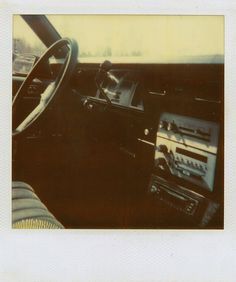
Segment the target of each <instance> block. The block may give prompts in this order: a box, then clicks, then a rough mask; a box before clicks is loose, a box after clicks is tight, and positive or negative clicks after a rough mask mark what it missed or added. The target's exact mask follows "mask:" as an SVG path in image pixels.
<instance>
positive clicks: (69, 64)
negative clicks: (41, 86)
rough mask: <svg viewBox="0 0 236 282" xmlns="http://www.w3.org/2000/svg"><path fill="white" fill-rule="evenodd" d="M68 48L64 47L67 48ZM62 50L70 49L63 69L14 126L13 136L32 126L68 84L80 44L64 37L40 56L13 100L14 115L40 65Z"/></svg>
mask: <svg viewBox="0 0 236 282" xmlns="http://www.w3.org/2000/svg"><path fill="white" fill-rule="evenodd" d="M66 46H67V48H66V49H62V48H65V47H66ZM60 50H68V54H67V56H66V58H65V59H64V63H63V65H62V69H61V70H60V71H59V74H58V75H57V77H56V78H55V79H54V80H53V81H52V82H51V83H49V85H48V86H47V87H46V89H45V90H44V91H43V93H41V98H40V101H39V104H38V105H37V106H36V107H35V108H34V109H33V110H32V111H31V112H30V113H29V114H28V115H27V116H26V117H25V118H24V119H23V121H20V122H19V125H17V126H16V128H12V136H16V135H19V134H21V133H22V132H24V131H25V130H26V129H27V128H29V127H30V126H32V125H33V124H34V123H35V121H36V120H37V119H38V118H39V117H40V116H41V114H42V113H43V112H44V111H45V109H46V108H47V107H48V105H49V103H50V102H51V101H52V100H53V98H54V97H55V96H58V95H59V93H61V92H62V90H63V89H64V87H65V86H66V84H67V83H68V82H69V80H70V78H71V76H72V74H73V71H74V68H75V66H76V64H77V58H78V45H77V42H76V41H75V40H73V39H69V38H62V39H60V40H58V41H56V42H55V43H54V44H52V45H51V46H50V47H49V48H48V49H47V50H46V51H45V52H44V54H43V55H42V56H41V57H40V59H39V60H38V61H37V63H36V64H35V65H34V67H33V68H32V69H31V71H30V72H29V74H28V75H27V77H26V78H25V80H24V82H23V83H22V85H21V86H20V88H19V89H18V91H17V93H16V95H15V97H14V99H13V102H12V113H13V115H14V113H15V111H16V108H17V104H18V102H19V101H20V100H21V99H22V97H23V96H24V93H25V91H27V88H28V86H29V85H30V83H32V81H33V79H34V78H36V76H35V75H36V73H37V71H38V69H39V68H40V67H42V65H43V64H44V63H45V61H47V60H48V59H49V58H50V57H52V56H53V55H54V54H55V53H56V52H58V51H60Z"/></svg>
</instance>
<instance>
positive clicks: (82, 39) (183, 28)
mask: <svg viewBox="0 0 236 282" xmlns="http://www.w3.org/2000/svg"><path fill="white" fill-rule="evenodd" d="M47 17H48V19H49V20H50V21H51V23H52V24H53V25H54V27H55V28H56V29H57V30H58V32H59V33H60V35H61V36H62V37H72V38H74V39H76V40H77V42H78V44H79V61H82V62H83V61H84V62H101V61H103V60H104V59H110V60H112V61H113V62H121V63H123V62H149V63H186V62H191V63H219V62H220V63H222V62H223V54H224V17H223V16H163V15H47Z"/></svg>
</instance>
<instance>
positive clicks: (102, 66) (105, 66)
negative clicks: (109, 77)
mask: <svg viewBox="0 0 236 282" xmlns="http://www.w3.org/2000/svg"><path fill="white" fill-rule="evenodd" d="M99 68H100V70H101V71H104V72H108V71H109V70H110V69H111V68H112V63H111V62H110V61H108V60H105V61H104V62H103V63H101V64H100V66H99Z"/></svg>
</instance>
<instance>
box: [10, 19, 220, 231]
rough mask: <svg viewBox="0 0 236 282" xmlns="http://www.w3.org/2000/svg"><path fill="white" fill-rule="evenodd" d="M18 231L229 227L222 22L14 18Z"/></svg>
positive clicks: (14, 183)
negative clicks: (225, 157) (225, 166)
mask: <svg viewBox="0 0 236 282" xmlns="http://www.w3.org/2000/svg"><path fill="white" fill-rule="evenodd" d="M12 89H13V93H12V95H13V98H12V99H13V102H12V227H13V228H32V229H41V228H44V229H47V228H48V229H51V228H55V229H58V228H61V229H62V228H73V229H81V228H84V229H223V228H224V16H199V15H198V16H187V15H185V16H181V15H176V16H174V15H172V16H168V15H14V16H13V35H12Z"/></svg>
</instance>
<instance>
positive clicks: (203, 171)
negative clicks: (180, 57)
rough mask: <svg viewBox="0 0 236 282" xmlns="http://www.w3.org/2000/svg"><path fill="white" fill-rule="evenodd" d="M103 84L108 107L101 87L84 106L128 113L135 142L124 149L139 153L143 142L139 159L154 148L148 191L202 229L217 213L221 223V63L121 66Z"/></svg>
mask: <svg viewBox="0 0 236 282" xmlns="http://www.w3.org/2000/svg"><path fill="white" fill-rule="evenodd" d="M101 87H102V88H103V91H104V92H105V94H106V95H107V97H108V98H109V100H110V101H111V106H110V107H107V105H106V101H105V99H104V97H103V95H101V93H100V91H99V90H97V89H94V90H93V93H94V94H92V92H90V95H85V103H84V106H85V108H86V110H88V111H89V112H96V111H97V112H101V111H103V110H105V109H106V110H107V111H110V112H113V113H116V114H118V116H120V120H122V118H123V116H124V123H123V124H124V127H126V126H127V128H126V132H127V135H129V136H130V137H129V138H128V140H129V141H130V140H132V142H130V144H129V142H124V143H123V145H122V146H121V147H122V150H123V151H124V152H126V153H127V154H128V155H129V156H131V157H133V158H138V156H139V155H140V154H141V153H140V152H141V151H140V152H139V151H138V149H137V148H140V146H136V145H135V146H134V144H136V143H139V144H142V145H141V146H143V148H145V149H144V150H143V151H144V153H143V155H142V156H141V157H140V158H141V159H142V161H143V160H144V159H145V157H146V156H144V155H145V154H146V153H145V152H149V156H150V157H149V160H148V162H149V164H150V172H149V177H148V179H149V180H148V184H147V188H146V191H147V193H148V194H149V196H150V197H151V198H153V199H154V201H156V204H157V205H159V203H161V205H164V206H165V207H167V208H168V209H170V210H171V214H173V212H174V213H177V214H179V218H182V219H183V218H184V219H183V220H184V222H190V226H197V227H198V228H201V227H202V228H204V227H205V226H208V225H209V222H211V221H212V219H213V218H214V217H221V219H220V221H221V224H223V218H222V214H223V211H222V210H223V171H222V165H223V152H222V147H223V133H222V132H223V120H222V111H223V66H222V65H191V66H188V65H181V66H180V65H178V66H175V65H172V66H162V67H161V68H160V69H158V67H156V68H152V66H148V67H147V68H146V69H142V70H139V69H138V68H137V67H135V68H134V69H130V68H127V69H125V68H121V67H119V68H117V69H112V70H110V71H109V72H108V76H107V77H106V79H104V80H103V81H102V83H101ZM81 90H82V89H81V88H80V91H81ZM85 92H86V91H85ZM127 114H128V115H129V116H130V124H131V126H130V125H128V121H127ZM135 148H136V149H135ZM150 152H151V153H150ZM218 220H219V218H218ZM221 226H222V225H221Z"/></svg>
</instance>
